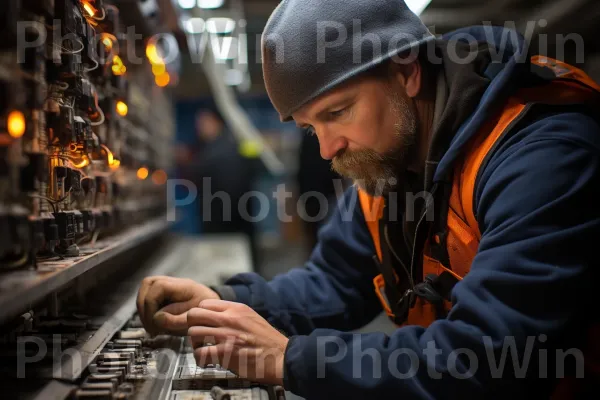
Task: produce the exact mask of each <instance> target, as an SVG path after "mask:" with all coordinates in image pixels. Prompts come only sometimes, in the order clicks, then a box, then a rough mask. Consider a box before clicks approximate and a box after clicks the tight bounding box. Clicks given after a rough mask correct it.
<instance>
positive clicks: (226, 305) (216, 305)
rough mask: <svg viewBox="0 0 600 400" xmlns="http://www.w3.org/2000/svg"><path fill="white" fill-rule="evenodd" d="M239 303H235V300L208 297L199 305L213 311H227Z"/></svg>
mask: <svg viewBox="0 0 600 400" xmlns="http://www.w3.org/2000/svg"><path fill="white" fill-rule="evenodd" d="M238 304H239V303H235V302H233V301H226V300H219V299H206V300H202V301H201V302H200V304H198V307H200V308H204V309H206V310H212V311H218V312H222V311H226V310H228V309H230V308H231V307H232V306H235V305H238Z"/></svg>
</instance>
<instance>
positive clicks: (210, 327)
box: [187, 300, 288, 385]
mask: <svg viewBox="0 0 600 400" xmlns="http://www.w3.org/2000/svg"><path fill="white" fill-rule="evenodd" d="M187 321H188V325H189V327H190V328H189V331H188V335H189V336H190V338H191V340H192V345H193V346H194V357H195V359H196V363H197V364H198V365H199V366H205V365H207V364H219V365H221V366H222V367H223V368H227V369H230V370H232V371H234V372H235V373H236V374H237V375H238V376H240V377H242V378H246V379H250V380H252V381H255V382H261V383H264V384H271V385H283V361H284V355H285V349H286V347H287V344H288V338H286V337H285V336H284V335H282V334H281V333H280V332H279V331H278V330H276V329H275V328H273V327H272V326H271V325H270V324H269V323H268V322H267V321H266V320H265V319H264V318H262V317H261V316H260V315H258V314H257V313H256V312H255V311H254V310H252V309H251V308H250V307H248V306H247V305H245V304H241V303H233V302H229V301H223V300H204V301H202V302H200V305H199V307H198V308H193V309H191V310H190V311H189V312H188V313H187ZM207 344H212V346H206V345H207Z"/></svg>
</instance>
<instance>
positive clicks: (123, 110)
mask: <svg viewBox="0 0 600 400" xmlns="http://www.w3.org/2000/svg"><path fill="white" fill-rule="evenodd" d="M116 109H117V113H118V114H119V115H120V116H121V117H125V116H126V115H127V112H128V111H129V107H127V104H125V102H123V101H121V100H119V101H117V106H116Z"/></svg>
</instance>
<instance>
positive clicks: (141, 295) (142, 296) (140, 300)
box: [136, 276, 158, 323]
mask: <svg viewBox="0 0 600 400" xmlns="http://www.w3.org/2000/svg"><path fill="white" fill-rule="evenodd" d="M156 279H158V277H156V276H151V277H148V278H145V279H144V280H143V281H142V284H141V286H140V290H139V292H138V297H137V301H136V305H137V310H138V314H139V315H140V320H141V321H142V323H145V313H144V303H145V302H146V296H147V294H148V290H150V286H152V284H153V283H154V281H156Z"/></svg>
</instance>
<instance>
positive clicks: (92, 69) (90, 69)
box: [83, 58, 100, 72]
mask: <svg viewBox="0 0 600 400" xmlns="http://www.w3.org/2000/svg"><path fill="white" fill-rule="evenodd" d="M92 61H93V62H94V63H95V64H96V65H95V66H93V67H92V68H84V69H83V70H84V71H85V72H90V71H94V70H96V69H98V67H99V66H100V64H99V63H98V61H96V60H94V59H93V58H92Z"/></svg>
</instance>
